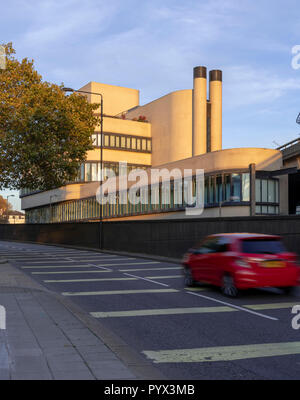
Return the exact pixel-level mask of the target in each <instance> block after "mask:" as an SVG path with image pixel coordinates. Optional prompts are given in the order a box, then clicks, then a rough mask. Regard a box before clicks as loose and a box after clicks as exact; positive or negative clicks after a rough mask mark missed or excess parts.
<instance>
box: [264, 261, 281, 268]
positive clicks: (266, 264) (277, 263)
mask: <svg viewBox="0 0 300 400" xmlns="http://www.w3.org/2000/svg"><path fill="white" fill-rule="evenodd" d="M262 265H263V266H264V267H267V268H282V267H285V262H283V261H263V263H262Z"/></svg>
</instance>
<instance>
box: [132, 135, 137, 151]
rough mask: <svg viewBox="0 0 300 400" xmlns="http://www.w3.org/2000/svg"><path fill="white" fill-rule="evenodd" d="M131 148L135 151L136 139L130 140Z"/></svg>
mask: <svg viewBox="0 0 300 400" xmlns="http://www.w3.org/2000/svg"><path fill="white" fill-rule="evenodd" d="M131 147H132V149H133V150H136V138H131Z"/></svg>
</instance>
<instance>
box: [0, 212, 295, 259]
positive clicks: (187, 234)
mask: <svg viewBox="0 0 300 400" xmlns="http://www.w3.org/2000/svg"><path fill="white" fill-rule="evenodd" d="M220 232H256V233H267V234H277V235H282V236H283V238H284V241H285V244H286V246H287V247H288V249H289V250H291V251H294V252H298V253H299V250H300V216H292V217H289V216H278V217H231V218H220V219H219V218H218V219H216V218H204V219H202V220H191V219H185V220H183V219H180V220H179V219H177V220H152V221H149V220H147V221H116V222H105V223H103V233H104V248H105V249H107V250H115V251H127V252H134V253H144V254H151V255H161V256H167V257H175V258H180V257H181V256H182V254H183V253H184V252H185V251H186V250H187V249H188V248H190V247H192V246H193V245H194V244H195V243H197V242H198V241H199V240H201V239H202V238H203V237H205V236H206V235H209V234H212V233H220ZM0 240H17V241H33V242H41V243H56V244H67V245H75V246H85V247H94V248H98V244H99V223H65V224H26V225H4V224H3V225H0Z"/></svg>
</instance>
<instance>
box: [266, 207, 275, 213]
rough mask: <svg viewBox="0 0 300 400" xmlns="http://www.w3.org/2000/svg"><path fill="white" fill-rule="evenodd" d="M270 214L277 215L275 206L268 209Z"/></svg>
mask: <svg viewBox="0 0 300 400" xmlns="http://www.w3.org/2000/svg"><path fill="white" fill-rule="evenodd" d="M268 213H269V214H276V209H275V207H274V206H269V207H268Z"/></svg>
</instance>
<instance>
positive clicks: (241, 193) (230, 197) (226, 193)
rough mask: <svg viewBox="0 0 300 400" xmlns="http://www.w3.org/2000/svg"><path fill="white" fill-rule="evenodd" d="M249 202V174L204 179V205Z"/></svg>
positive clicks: (224, 175)
mask: <svg viewBox="0 0 300 400" xmlns="http://www.w3.org/2000/svg"><path fill="white" fill-rule="evenodd" d="M227 201H228V202H229V201H250V174H248V173H246V174H220V175H214V176H207V177H205V194H204V202H205V204H219V203H221V202H227Z"/></svg>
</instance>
